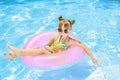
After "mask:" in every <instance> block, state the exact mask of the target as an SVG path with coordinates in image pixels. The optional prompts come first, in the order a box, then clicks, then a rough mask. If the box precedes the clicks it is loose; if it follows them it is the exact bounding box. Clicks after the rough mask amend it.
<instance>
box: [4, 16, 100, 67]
mask: <svg viewBox="0 0 120 80" xmlns="http://www.w3.org/2000/svg"><path fill="white" fill-rule="evenodd" d="M74 23H75V20H67V19H63V18H62V16H60V17H59V24H58V32H59V34H55V35H53V37H52V38H51V39H50V40H49V41H48V43H46V45H45V46H44V48H45V49H43V48H39V47H35V48H30V49H18V48H16V47H14V46H11V45H7V47H8V48H9V49H10V50H11V51H12V53H11V54H9V53H4V56H5V57H7V58H9V59H10V60H13V59H14V58H16V57H20V56H39V55H43V54H48V53H51V54H56V53H61V52H62V51H64V50H65V49H67V48H69V46H71V45H76V46H79V47H81V48H83V49H84V51H85V52H86V53H87V54H88V56H89V57H90V58H91V60H92V61H93V62H94V63H95V64H97V65H98V64H99V62H98V60H97V59H96V58H95V57H94V55H93V54H92V53H91V51H90V50H89V49H88V48H87V47H86V46H85V45H84V44H83V43H81V42H80V41H77V40H75V39H72V38H71V37H70V36H69V35H68V34H70V32H71V31H72V24H74ZM52 45H53V46H52Z"/></svg>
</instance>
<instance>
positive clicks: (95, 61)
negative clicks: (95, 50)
mask: <svg viewBox="0 0 120 80" xmlns="http://www.w3.org/2000/svg"><path fill="white" fill-rule="evenodd" d="M92 62H93V63H95V64H96V65H100V62H99V61H98V60H97V59H95V58H92Z"/></svg>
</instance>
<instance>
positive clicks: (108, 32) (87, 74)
mask: <svg viewBox="0 0 120 80" xmlns="http://www.w3.org/2000/svg"><path fill="white" fill-rule="evenodd" d="M60 15H62V16H63V18H67V19H71V20H72V19H74V20H75V21H76V23H75V24H74V25H73V30H72V34H73V35H75V36H77V37H78V38H79V39H80V41H81V42H83V43H84V44H86V45H87V46H88V47H89V48H90V50H91V51H92V53H93V54H94V55H95V56H96V57H97V59H98V60H99V61H100V62H101V65H100V66H96V65H95V64H93V63H92V62H91V60H90V58H89V57H88V56H87V55H85V56H84V58H82V59H80V60H79V61H76V62H74V63H71V64H68V65H65V66H63V67H62V68H51V69H40V68H31V67H29V66H26V65H25V64H24V63H23V62H22V60H21V58H20V57H19V58H17V59H15V60H14V61H9V60H8V59H7V58H5V57H4V56H3V54H4V52H10V50H9V49H8V48H7V47H6V44H11V45H14V46H16V47H18V48H23V45H24V43H25V42H26V40H27V39H28V38H30V37H31V36H32V35H34V34H36V33H38V32H44V31H48V30H56V29H57V25H58V17H59V16H60ZM119 30H120V1H119V0H71V1H70V0H51V1H49V0H1V1H0V53H1V54H0V80H119V79H120V77H119V75H120V31H119Z"/></svg>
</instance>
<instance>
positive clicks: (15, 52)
mask: <svg viewBox="0 0 120 80" xmlns="http://www.w3.org/2000/svg"><path fill="white" fill-rule="evenodd" d="M8 48H9V49H10V50H11V51H12V54H6V53H5V54H4V55H5V56H6V57H8V58H9V59H14V58H15V57H19V56H37V55H42V54H46V53H47V51H45V50H43V49H40V48H30V49H18V48H16V47H14V46H11V45H8Z"/></svg>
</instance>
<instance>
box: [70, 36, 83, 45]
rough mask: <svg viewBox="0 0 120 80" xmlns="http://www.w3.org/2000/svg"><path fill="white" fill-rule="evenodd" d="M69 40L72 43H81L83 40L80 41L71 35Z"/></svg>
mask: <svg viewBox="0 0 120 80" xmlns="http://www.w3.org/2000/svg"><path fill="white" fill-rule="evenodd" d="M69 41H70V43H71V44H72V43H81V41H79V40H78V39H74V38H72V37H69Z"/></svg>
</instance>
